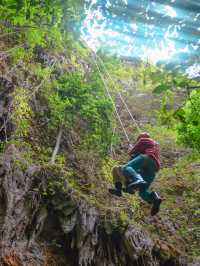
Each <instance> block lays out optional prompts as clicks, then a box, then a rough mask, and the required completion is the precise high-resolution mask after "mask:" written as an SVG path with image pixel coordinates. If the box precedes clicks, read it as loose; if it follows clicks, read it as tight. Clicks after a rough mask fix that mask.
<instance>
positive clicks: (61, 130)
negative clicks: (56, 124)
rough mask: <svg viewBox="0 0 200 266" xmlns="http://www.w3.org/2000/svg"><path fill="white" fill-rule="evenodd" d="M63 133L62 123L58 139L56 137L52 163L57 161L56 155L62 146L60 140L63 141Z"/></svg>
mask: <svg viewBox="0 0 200 266" xmlns="http://www.w3.org/2000/svg"><path fill="white" fill-rule="evenodd" d="M62 133H63V125H60V129H59V131H58V136H57V139H56V145H55V148H54V151H53V154H52V157H51V164H54V163H55V159H56V155H57V153H58V151H59V148H60V142H61V138H62Z"/></svg>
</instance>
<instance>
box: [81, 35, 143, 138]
mask: <svg viewBox="0 0 200 266" xmlns="http://www.w3.org/2000/svg"><path fill="white" fill-rule="evenodd" d="M81 41H82V43H83V44H84V45H85V46H86V47H87V48H88V49H89V51H91V54H92V59H93V61H94V63H95V65H96V67H97V69H98V72H99V75H100V77H101V79H102V81H103V84H104V86H105V89H106V92H107V94H108V96H109V98H110V99H111V102H112V103H113V106H114V110H115V113H116V116H117V118H118V120H119V122H120V125H121V127H122V130H123V132H124V135H125V137H126V139H127V141H128V142H130V140H129V137H128V134H127V131H126V129H125V127H124V125H123V122H122V120H121V118H120V115H119V113H118V111H117V108H116V105H115V102H114V100H113V98H112V96H111V94H110V92H109V89H108V86H107V84H106V82H105V79H104V77H103V75H102V73H101V70H100V68H99V65H98V62H97V60H96V58H95V57H97V58H99V60H100V61H101V64H102V65H103V67H104V71H105V72H106V74H107V75H108V77H109V78H110V79H111V81H112V83H113V85H114V88H115V89H116V91H117V93H118V95H119V96H120V99H121V101H122V102H123V104H124V105H125V107H126V109H127V111H128V113H129V115H130V117H131V119H132V120H133V122H134V124H135V126H136V128H137V130H138V132H141V129H140V127H139V126H138V124H137V122H136V120H135V119H134V117H133V115H132V113H131V111H130V110H129V108H128V105H127V104H126V102H125V100H124V99H123V97H122V95H121V93H120V92H118V90H117V88H116V86H115V82H114V80H113V79H112V77H111V76H110V74H109V72H108V70H107V69H106V67H105V66H104V63H103V61H102V59H101V58H100V57H99V56H98V55H97V54H96V53H95V52H94V51H93V50H92V49H91V48H90V47H89V46H88V44H87V43H86V42H85V41H84V40H83V39H81ZM107 81H108V80H107Z"/></svg>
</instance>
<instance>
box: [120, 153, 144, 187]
mask: <svg viewBox="0 0 200 266" xmlns="http://www.w3.org/2000/svg"><path fill="white" fill-rule="evenodd" d="M145 160H146V156H144V155H138V156H137V157H135V158H134V159H132V160H130V161H129V162H128V163H127V164H125V165H124V166H122V173H123V174H124V176H125V177H126V178H127V179H128V180H129V184H128V186H127V190H130V189H135V188H138V187H140V186H141V185H142V184H145V183H146V182H145V181H144V180H143V178H142V176H141V175H140V174H139V171H140V169H141V168H142V167H143V165H144V163H145ZM127 192H128V191H127Z"/></svg>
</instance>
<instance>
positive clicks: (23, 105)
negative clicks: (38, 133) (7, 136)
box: [12, 88, 32, 138]
mask: <svg viewBox="0 0 200 266" xmlns="http://www.w3.org/2000/svg"><path fill="white" fill-rule="evenodd" d="M13 96H14V99H13V106H14V112H13V114H12V120H13V122H14V124H15V126H16V130H15V137H16V138H22V137H27V135H28V133H29V129H30V121H31V117H32V110H31V108H30V105H29V102H28V100H27V92H26V90H25V89H24V88H17V89H16V90H15V93H14V95H13Z"/></svg>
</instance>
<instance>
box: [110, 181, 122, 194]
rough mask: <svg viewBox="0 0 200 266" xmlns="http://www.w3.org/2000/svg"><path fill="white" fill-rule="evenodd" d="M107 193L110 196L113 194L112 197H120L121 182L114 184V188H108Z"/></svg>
mask: <svg viewBox="0 0 200 266" xmlns="http://www.w3.org/2000/svg"><path fill="white" fill-rule="evenodd" d="M108 191H109V192H110V193H111V194H113V195H116V196H118V197H121V196H122V183H121V182H116V183H115V188H110V189H109V190H108Z"/></svg>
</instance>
